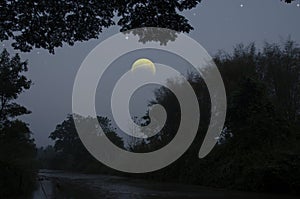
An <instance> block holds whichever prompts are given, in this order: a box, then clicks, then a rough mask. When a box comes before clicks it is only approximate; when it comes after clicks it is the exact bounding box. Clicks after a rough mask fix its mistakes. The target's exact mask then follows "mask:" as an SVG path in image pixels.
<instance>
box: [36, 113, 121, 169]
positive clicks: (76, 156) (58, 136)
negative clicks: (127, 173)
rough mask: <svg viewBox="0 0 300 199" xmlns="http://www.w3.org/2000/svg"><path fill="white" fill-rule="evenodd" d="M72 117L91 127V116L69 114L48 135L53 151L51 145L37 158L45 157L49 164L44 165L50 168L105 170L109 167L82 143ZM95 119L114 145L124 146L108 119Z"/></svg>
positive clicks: (42, 158)
mask: <svg viewBox="0 0 300 199" xmlns="http://www.w3.org/2000/svg"><path fill="white" fill-rule="evenodd" d="M74 119H76V120H80V122H81V123H84V124H86V126H87V127H91V122H92V121H93V120H92V118H84V117H81V116H78V115H76V116H73V115H69V116H68V117H67V119H66V120H65V121H63V122H62V124H59V125H57V126H56V129H55V131H53V132H52V133H51V134H50V136H49V137H50V138H51V139H52V140H53V141H55V144H54V151H55V153H54V152H53V148H52V147H47V148H46V149H45V150H44V151H43V152H42V153H40V158H39V159H40V160H44V159H46V161H48V162H49V165H44V166H45V167H46V168H51V169H64V170H73V171H83V172H106V171H107V170H109V169H107V168H106V167H105V166H104V165H102V164H101V163H99V162H98V161H97V160H96V159H94V157H93V156H92V155H91V154H89V152H88V151H87V150H86V148H85V147H84V145H83V144H82V142H81V140H80V138H79V136H78V134H77V130H76V128H75V124H74ZM97 119H98V121H99V124H100V126H101V128H102V129H103V131H104V133H105V135H106V136H107V137H108V138H109V139H110V140H111V141H112V142H113V143H115V145H117V146H119V147H121V148H124V143H123V140H122V139H121V138H120V137H119V136H118V135H117V134H116V133H115V132H114V129H113V128H112V127H111V124H110V121H109V119H107V118H105V117H98V118H97ZM90 131H92V129H90ZM45 167H44V168H45Z"/></svg>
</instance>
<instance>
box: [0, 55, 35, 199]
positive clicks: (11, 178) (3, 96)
mask: <svg viewBox="0 0 300 199" xmlns="http://www.w3.org/2000/svg"><path fill="white" fill-rule="evenodd" d="M26 71H27V62H22V61H21V60H20V57H19V56H18V55H16V56H14V57H12V58H10V55H9V53H8V52H7V51H6V50H4V51H3V52H2V53H1V54H0V197H1V198H6V197H8V196H14V195H21V194H22V195H23V194H25V193H28V192H30V191H31V190H32V189H33V187H34V185H35V175H36V169H35V161H34V157H35V145H34V140H33V139H31V136H30V130H29V128H28V125H27V124H26V123H24V122H22V121H21V120H19V119H16V117H17V116H20V115H24V114H28V113H30V111H28V110H27V109H26V108H25V107H23V106H21V105H19V104H17V103H16V102H15V100H16V99H17V98H18V96H19V94H20V93H22V92H23V91H25V90H27V89H29V87H30V84H31V82H30V81H29V80H27V78H26V77H25V76H24V75H22V73H23V72H26Z"/></svg>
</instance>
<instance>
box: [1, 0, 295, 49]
mask: <svg viewBox="0 0 300 199" xmlns="http://www.w3.org/2000/svg"><path fill="white" fill-rule="evenodd" d="M285 2H286V3H291V2H292V0H285ZM199 3H201V0H161V1H151V0H130V1H129V0H90V1H84V0H80V1H73V0H31V1H28V0H0V41H4V40H8V39H11V40H13V41H14V42H13V43H12V46H13V47H14V48H15V49H18V50H21V51H24V52H28V51H31V50H32V49H33V48H34V47H35V48H44V49H47V50H49V52H51V53H54V50H55V48H56V47H61V46H62V45H63V44H64V43H65V44H68V45H71V46H72V45H74V43H75V42H78V41H87V40H90V39H95V38H98V37H99V34H100V33H101V32H102V31H103V29H105V28H108V27H110V26H113V25H115V24H117V25H119V26H120V27H121V31H126V30H130V29H133V28H142V27H160V28H168V29H171V30H174V31H178V32H189V31H191V30H192V29H193V27H192V26H191V25H190V24H189V23H188V20H187V19H186V17H184V16H183V15H180V14H179V13H180V12H182V11H184V10H190V9H192V8H194V7H196V6H197V5H198V4H199ZM115 20H117V22H115ZM138 35H139V36H140V37H141V41H143V42H144V41H145V35H148V36H149V34H148V33H147V32H146V31H143V32H139V33H138ZM152 35H153V34H152ZM166 38H168V39H169V40H173V39H175V38H176V37H175V36H174V35H167V37H164V39H166ZM157 39H158V38H149V37H147V40H157ZM160 42H161V43H162V44H165V43H166V41H165V40H163V41H160Z"/></svg>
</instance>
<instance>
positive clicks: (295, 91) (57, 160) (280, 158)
mask: <svg viewBox="0 0 300 199" xmlns="http://www.w3.org/2000/svg"><path fill="white" fill-rule="evenodd" d="M214 59H215V62H216V63H217V66H218V68H219V70H220V71H221V74H222V77H223V80H224V83H225V87H226V92H227V100H228V110H227V119H226V123H225V126H224V130H223V131H222V134H221V136H220V137H219V139H218V144H217V145H216V146H215V148H214V149H213V151H212V152H211V153H210V154H209V155H208V156H207V157H205V158H203V159H199V158H198V157H197V152H198V150H199V147H200V146H201V143H202V141H203V137H204V135H205V132H206V128H207V126H208V121H209V117H210V108H211V107H210V100H209V95H208V91H207V88H206V86H205V83H204V82H203V80H202V79H201V76H199V75H197V74H194V73H190V74H189V77H188V79H189V82H190V83H191V85H192V86H193V89H194V90H195V91H196V94H197V97H198V100H199V102H200V109H201V121H200V124H199V125H200V128H199V131H198V134H197V137H196V139H195V140H194V143H193V144H192V146H191V147H190V148H189V149H188V151H187V152H186V153H185V154H184V155H183V156H182V157H181V158H180V159H179V160H177V161H176V162H175V163H173V164H171V165H169V166H168V167H166V168H164V169H162V170H159V171H155V172H151V173H146V174H126V173H121V172H117V171H115V170H112V169H110V168H108V167H106V166H105V165H103V164H101V163H100V162H98V161H97V160H96V159H94V158H93V157H92V156H91V155H90V154H89V152H88V151H87V150H86V149H85V147H84V146H83V144H82V143H81V141H80V139H79V137H78V134H77V131H76V128H75V125H74V121H73V120H74V118H73V116H72V115H69V116H68V117H67V118H66V120H65V121H63V122H62V123H61V124H59V125H57V127H56V129H55V131H54V132H52V133H51V134H50V136H49V137H50V138H51V139H52V140H53V141H55V144H54V146H48V147H46V148H41V149H39V150H38V160H39V164H40V165H39V166H40V168H47V169H62V170H72V171H77V172H84V173H102V174H113V175H125V176H129V177H134V178H145V179H149V180H154V181H170V182H184V183H190V184H199V185H203V186H210V187H218V188H228V189H237V190H246V191H255V192H282V193H299V190H300V189H299V188H300V169H299V168H300V167H299V166H300V147H299V139H300V125H299V124H300V122H299V119H300V48H299V46H298V44H297V43H295V42H293V41H292V40H290V39H288V40H287V41H286V42H284V43H283V44H280V45H279V44H276V43H272V44H271V43H265V44H264V47H263V48H262V49H261V50H260V49H256V47H255V44H254V43H252V44H249V45H246V46H245V45H242V44H240V45H237V46H236V47H235V48H234V50H233V52H232V53H226V52H220V53H218V54H217V55H216V56H215V58H214ZM174 84H175V85H176V84H177V82H176V81H174ZM178 86H180V85H178ZM156 103H159V104H161V105H163V106H164V107H165V109H166V111H167V113H168V118H167V121H166V124H165V126H164V128H163V129H162V131H161V132H160V133H158V134H157V135H156V136H153V137H151V138H149V139H132V140H130V141H124V140H122V138H121V137H120V136H119V135H118V134H117V133H115V132H114V128H113V127H112V126H111V124H110V121H109V120H108V119H107V118H104V117H98V121H99V123H100V125H101V127H102V128H103V129H104V132H105V133H106V135H107V136H108V138H109V139H110V140H111V141H112V142H113V143H114V144H116V145H117V146H119V147H121V148H123V149H126V150H129V151H133V152H136V153H139V152H149V151H155V150H157V149H159V148H161V147H163V146H164V145H166V144H168V143H169V142H170V141H171V140H172V138H173V137H174V136H175V135H174V134H175V132H176V129H177V128H178V123H179V120H180V116H179V115H180V114H178V113H180V107H179V104H178V102H177V100H176V97H175V96H174V94H172V93H171V92H170V91H169V90H168V89H166V88H165V87H161V88H160V89H158V90H156V92H155V100H153V101H151V102H149V105H151V104H156ZM147 117H148V116H147V115H145V118H147ZM85 120H87V122H88V120H89V118H85ZM145 123H147V120H146V122H145ZM145 123H142V124H140V125H146V124H145ZM125 142H129V143H125Z"/></svg>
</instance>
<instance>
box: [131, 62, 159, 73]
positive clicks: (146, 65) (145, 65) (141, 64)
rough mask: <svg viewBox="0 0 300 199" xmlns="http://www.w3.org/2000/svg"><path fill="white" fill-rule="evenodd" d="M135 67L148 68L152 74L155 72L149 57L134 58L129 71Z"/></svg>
mask: <svg viewBox="0 0 300 199" xmlns="http://www.w3.org/2000/svg"><path fill="white" fill-rule="evenodd" d="M137 68H144V69H148V70H150V71H151V72H152V74H153V75H154V74H155V72H156V68H155V65H154V63H153V62H152V61H150V60H149V59H146V58H141V59H138V60H136V61H135V62H134V63H133V64H132V68H131V71H134V70H136V69H137Z"/></svg>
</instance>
